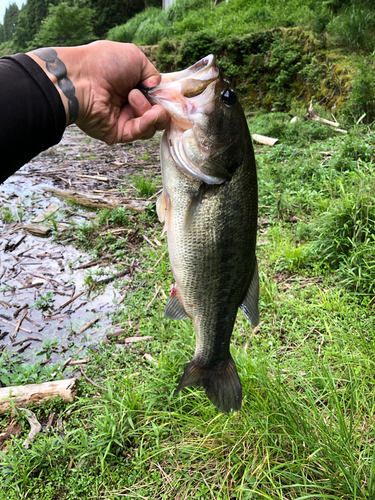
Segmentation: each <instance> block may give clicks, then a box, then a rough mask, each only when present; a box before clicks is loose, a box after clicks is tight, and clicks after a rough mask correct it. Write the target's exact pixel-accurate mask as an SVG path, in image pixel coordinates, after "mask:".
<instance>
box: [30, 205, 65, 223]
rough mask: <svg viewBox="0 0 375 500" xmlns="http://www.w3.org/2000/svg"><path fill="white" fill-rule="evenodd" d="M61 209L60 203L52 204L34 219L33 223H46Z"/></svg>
mask: <svg viewBox="0 0 375 500" xmlns="http://www.w3.org/2000/svg"><path fill="white" fill-rule="evenodd" d="M59 208H60V205H59V204H58V203H51V204H50V205H49V206H48V207H47V208H46V209H45V210H43V212H42V213H40V214H39V215H38V216H37V217H35V219H33V223H38V222H44V221H45V220H46V219H48V217H51V215H52V214H54V213H55V212H57V210H58V209H59Z"/></svg>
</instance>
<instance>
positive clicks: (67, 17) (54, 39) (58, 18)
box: [32, 2, 95, 48]
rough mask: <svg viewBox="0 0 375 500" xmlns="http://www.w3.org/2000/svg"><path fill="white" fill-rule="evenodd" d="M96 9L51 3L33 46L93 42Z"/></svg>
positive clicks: (71, 44) (72, 44)
mask: <svg viewBox="0 0 375 500" xmlns="http://www.w3.org/2000/svg"><path fill="white" fill-rule="evenodd" d="M93 18H94V11H93V10H92V9H89V8H88V7H83V8H79V7H70V6H69V5H68V4H67V3H65V2H63V3H61V4H59V5H57V6H54V5H50V6H49V10H48V16H47V17H46V18H45V19H43V21H42V24H41V27H40V30H39V31H38V33H37V34H36V36H35V38H34V40H33V43H32V46H33V47H32V48H37V47H48V46H54V45H62V46H74V45H82V44H84V43H89V42H92V41H93V40H94V39H95V36H94V32H93Z"/></svg>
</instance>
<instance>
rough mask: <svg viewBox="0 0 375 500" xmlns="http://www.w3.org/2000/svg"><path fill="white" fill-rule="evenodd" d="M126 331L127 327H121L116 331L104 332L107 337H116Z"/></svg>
mask: <svg viewBox="0 0 375 500" xmlns="http://www.w3.org/2000/svg"><path fill="white" fill-rule="evenodd" d="M127 331H128V330H127V328H121V329H120V330H117V332H113V333H106V337H107V339H114V338H116V337H119V336H120V335H123V334H124V333H126V332H127Z"/></svg>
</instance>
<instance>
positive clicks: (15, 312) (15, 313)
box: [13, 304, 29, 318]
mask: <svg viewBox="0 0 375 500" xmlns="http://www.w3.org/2000/svg"><path fill="white" fill-rule="evenodd" d="M26 307H29V304H24V305H23V306H21V307H19V308H18V309H16V310H15V311H14V313H13V318H17V316H18V315H19V313H20V312H21V311H22V310H23V309H25V308H26Z"/></svg>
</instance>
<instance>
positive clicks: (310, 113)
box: [305, 99, 348, 134]
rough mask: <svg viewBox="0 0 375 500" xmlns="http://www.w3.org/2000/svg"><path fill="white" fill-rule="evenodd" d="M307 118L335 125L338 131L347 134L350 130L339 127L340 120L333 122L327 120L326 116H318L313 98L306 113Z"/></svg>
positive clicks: (331, 125)
mask: <svg viewBox="0 0 375 500" xmlns="http://www.w3.org/2000/svg"><path fill="white" fill-rule="evenodd" d="M305 118H306V119H307V120H315V121H318V122H320V123H323V124H324V125H328V126H329V127H334V128H335V130H337V132H342V133H343V134H347V133H348V131H347V130H344V129H342V128H337V127H339V126H340V124H339V122H332V121H331V120H326V119H325V118H321V117H320V116H318V115H317V114H316V113H315V111H314V103H313V99H311V101H310V106H309V109H308V110H307V113H306V115H305Z"/></svg>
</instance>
